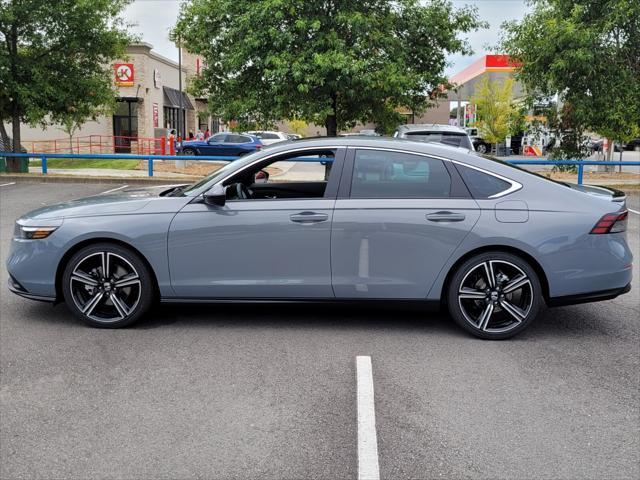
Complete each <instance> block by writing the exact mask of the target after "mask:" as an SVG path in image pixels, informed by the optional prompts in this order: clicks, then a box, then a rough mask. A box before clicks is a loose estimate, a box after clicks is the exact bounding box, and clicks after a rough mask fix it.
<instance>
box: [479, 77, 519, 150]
mask: <svg viewBox="0 0 640 480" xmlns="http://www.w3.org/2000/svg"><path fill="white" fill-rule="evenodd" d="M471 103H472V104H475V106H476V114H477V120H476V123H475V125H474V126H476V127H478V130H479V131H480V134H481V135H482V137H483V138H484V139H485V140H486V141H487V142H489V143H491V144H493V145H495V146H496V149H497V145H498V143H500V142H502V141H504V140H505V139H506V138H507V136H508V135H510V134H511V133H514V132H513V130H514V129H516V128H518V127H519V126H520V125H521V122H520V117H521V116H522V113H521V110H520V108H519V107H518V106H517V105H516V104H515V102H514V100H513V79H512V78H506V79H504V80H494V81H491V80H489V78H488V77H486V76H485V77H484V78H483V79H482V80H481V81H480V83H478V85H477V86H476V89H475V92H474V95H473V97H472V98H471Z"/></svg>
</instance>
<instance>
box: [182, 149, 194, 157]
mask: <svg viewBox="0 0 640 480" xmlns="http://www.w3.org/2000/svg"><path fill="white" fill-rule="evenodd" d="M182 154H183V155H190V156H193V155H197V152H196V151H195V150H194V149H193V148H183V149H182Z"/></svg>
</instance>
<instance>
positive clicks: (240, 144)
mask: <svg viewBox="0 0 640 480" xmlns="http://www.w3.org/2000/svg"><path fill="white" fill-rule="evenodd" d="M250 143H251V137H247V136H246V135H238V134H234V133H231V134H229V135H227V138H225V141H224V155H229V156H234V157H237V156H239V155H242V154H245V153H247V144H250Z"/></svg>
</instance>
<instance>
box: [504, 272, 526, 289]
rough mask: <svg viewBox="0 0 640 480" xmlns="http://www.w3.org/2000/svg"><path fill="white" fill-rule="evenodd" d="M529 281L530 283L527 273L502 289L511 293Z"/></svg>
mask: <svg viewBox="0 0 640 480" xmlns="http://www.w3.org/2000/svg"><path fill="white" fill-rule="evenodd" d="M527 283H530V282H529V278H528V277H527V276H526V275H519V276H517V277H516V278H514V279H513V280H511V281H510V282H509V283H507V284H506V285H505V286H504V289H503V290H502V291H503V293H511V292H513V291H514V290H517V289H519V288H521V287H523V286H525V285H526V284H527Z"/></svg>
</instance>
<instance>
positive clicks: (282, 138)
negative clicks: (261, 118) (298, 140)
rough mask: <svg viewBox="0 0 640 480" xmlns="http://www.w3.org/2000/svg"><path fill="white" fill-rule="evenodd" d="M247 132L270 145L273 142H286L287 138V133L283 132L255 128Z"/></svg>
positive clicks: (264, 143)
mask: <svg viewBox="0 0 640 480" xmlns="http://www.w3.org/2000/svg"><path fill="white" fill-rule="evenodd" d="M247 133H249V134H251V135H255V136H256V137H258V138H259V139H260V141H261V142H262V144H263V145H271V144H273V143H278V142H286V141H287V140H289V135H287V134H286V133H284V132H273V131H266V130H263V131H260V130H255V131H252V132H247Z"/></svg>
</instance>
